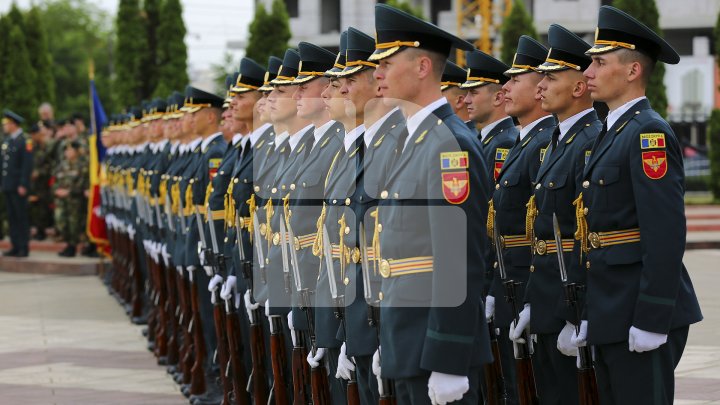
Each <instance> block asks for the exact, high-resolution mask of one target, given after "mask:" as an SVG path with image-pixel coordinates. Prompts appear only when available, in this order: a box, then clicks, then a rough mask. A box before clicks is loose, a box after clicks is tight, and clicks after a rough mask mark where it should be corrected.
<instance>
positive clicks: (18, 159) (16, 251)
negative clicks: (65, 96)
mask: <svg viewBox="0 0 720 405" xmlns="http://www.w3.org/2000/svg"><path fill="white" fill-rule="evenodd" d="M24 121H25V120H24V119H23V118H22V117H21V116H19V115H17V114H16V113H14V112H12V111H10V110H5V111H4V112H3V118H2V127H3V132H4V133H5V139H4V140H3V142H2V150H1V151H0V156H1V159H0V160H2V176H0V187H2V191H3V196H4V197H5V212H6V214H7V218H8V226H9V231H10V243H11V248H10V250H8V251H6V252H3V255H4V256H15V257H26V256H27V255H28V253H29V250H30V248H29V243H30V222H29V219H28V207H27V198H28V193H29V191H30V175H31V173H32V167H33V143H32V140H31V139H28V138H27V136H26V135H25V134H24V133H23V130H22V127H21V125H22V123H23V122H24Z"/></svg>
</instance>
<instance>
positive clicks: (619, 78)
mask: <svg viewBox="0 0 720 405" xmlns="http://www.w3.org/2000/svg"><path fill="white" fill-rule="evenodd" d="M627 69H628V66H627V65H625V64H623V63H622V62H620V59H619V58H618V55H617V52H608V53H604V54H601V55H595V56H593V57H592V63H591V64H590V66H589V67H588V68H587V69H585V72H584V75H585V77H586V78H587V80H588V81H587V85H588V86H587V87H588V90H589V91H590V96H591V97H592V99H593V100H595V101H604V102H606V103H607V102H611V101H613V100H615V99H617V98H618V97H620V95H622V94H623V93H624V91H625V89H626V88H627V86H628V82H627V76H628V72H627Z"/></svg>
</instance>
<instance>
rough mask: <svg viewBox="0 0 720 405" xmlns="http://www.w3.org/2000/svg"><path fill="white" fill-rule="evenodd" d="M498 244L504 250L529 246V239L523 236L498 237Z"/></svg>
mask: <svg viewBox="0 0 720 405" xmlns="http://www.w3.org/2000/svg"><path fill="white" fill-rule="evenodd" d="M500 243H501V244H502V247H503V248H504V249H510V248H515V247H523V246H530V245H531V243H530V239H529V238H528V237H527V236H525V235H505V236H501V237H500Z"/></svg>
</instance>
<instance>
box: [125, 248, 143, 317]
mask: <svg viewBox="0 0 720 405" xmlns="http://www.w3.org/2000/svg"><path fill="white" fill-rule="evenodd" d="M129 272H130V275H131V277H132V280H130V286H131V287H130V288H131V291H132V293H131V296H132V298H131V303H132V304H131V305H132V310H131V312H130V314H131V315H130V316H131V317H140V316H141V315H142V306H143V302H142V294H143V288H144V286H143V282H142V276H141V275H140V265H139V261H138V252H137V246H136V245H135V242H134V241H133V240H132V239H131V240H130V268H129Z"/></svg>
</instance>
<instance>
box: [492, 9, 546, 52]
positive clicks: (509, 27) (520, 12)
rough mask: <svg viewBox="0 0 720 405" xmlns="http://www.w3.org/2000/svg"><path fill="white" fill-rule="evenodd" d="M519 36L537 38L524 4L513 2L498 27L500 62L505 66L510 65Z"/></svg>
mask: <svg viewBox="0 0 720 405" xmlns="http://www.w3.org/2000/svg"><path fill="white" fill-rule="evenodd" d="M521 35H527V36H530V37H533V38H535V39H537V38H538V35H537V31H536V30H535V24H533V20H532V17H530V14H528V12H527V10H526V9H525V4H524V2H523V1H522V0H513V2H512V8H511V9H510V14H508V16H507V17H506V18H505V19H504V20H503V22H502V25H501V26H500V38H501V41H502V47H501V49H500V60H502V61H503V62H505V63H507V64H510V63H512V61H513V58H514V57H515V52H516V51H517V43H518V40H519V39H520V36H521Z"/></svg>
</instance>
